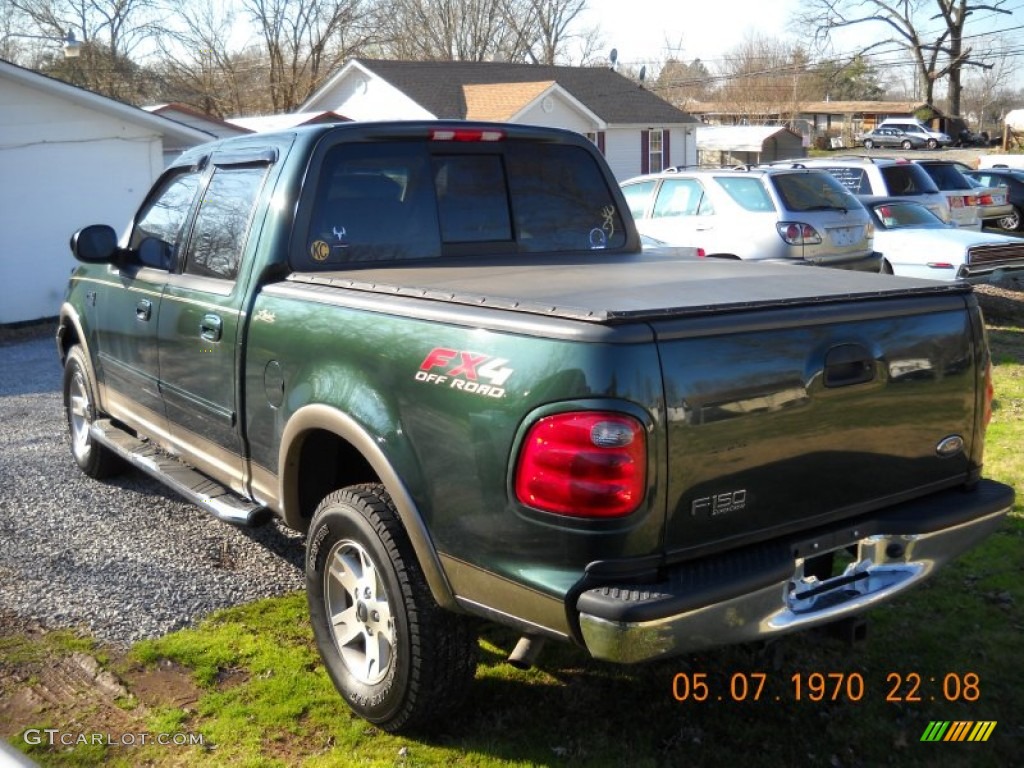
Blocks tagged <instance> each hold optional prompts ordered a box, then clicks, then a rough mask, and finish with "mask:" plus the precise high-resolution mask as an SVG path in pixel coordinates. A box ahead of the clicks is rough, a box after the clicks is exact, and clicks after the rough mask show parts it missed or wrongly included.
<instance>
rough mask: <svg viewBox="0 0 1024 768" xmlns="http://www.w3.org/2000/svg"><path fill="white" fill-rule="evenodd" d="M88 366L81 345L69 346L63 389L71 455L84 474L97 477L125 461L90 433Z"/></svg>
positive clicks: (92, 413) (91, 396) (92, 411)
mask: <svg viewBox="0 0 1024 768" xmlns="http://www.w3.org/2000/svg"><path fill="white" fill-rule="evenodd" d="M89 370H90V369H89V360H88V358H87V357H86V354H85V352H84V351H83V350H82V348H81V347H80V346H78V345H76V346H74V347H72V348H71V349H70V350H68V355H67V359H66V360H65V362H64V380H63V386H62V389H63V391H64V413H65V415H66V417H67V422H68V437H70V439H71V455H72V456H74V457H75V463H76V464H78V466H79V468H80V469H81V470H82V471H83V472H85V474H87V475H88V476H89V477H93V478H96V479H97V480H99V479H102V478H104V477H110V476H111V475H114V474H117V473H118V472H120V471H122V470H123V469H124V468H125V465H124V462H123V461H121V459H120V458H119V457H118V456H117V454H115V453H114V452H112V451H111V450H110V449H109V448H107V447H106V446H103V445H100V444H99V443H97V442H95V441H94V440H93V439H92V436H91V435H90V434H89V428H90V427H91V426H92V424H93V422H94V421H95V420H96V395H95V391H96V390H95V388H94V387H93V383H92V376H91V375H90V372H89Z"/></svg>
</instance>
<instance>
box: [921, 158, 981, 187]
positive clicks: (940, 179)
mask: <svg viewBox="0 0 1024 768" xmlns="http://www.w3.org/2000/svg"><path fill="white" fill-rule="evenodd" d="M921 167H922V168H924V171H925V173H927V174H928V175H929V176H931V179H932V181H934V182H935V185H936V186H937V187H938V188H939V189H946V190H950V189H971V184H970V182H969V181H967V179H966V178H964V175H963V174H962V173H960V171H958V170H957V169H956V167H954V166H952V165H946V164H945V163H927V164H925V165H922V166H921Z"/></svg>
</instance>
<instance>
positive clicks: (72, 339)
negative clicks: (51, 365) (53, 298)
mask: <svg viewBox="0 0 1024 768" xmlns="http://www.w3.org/2000/svg"><path fill="white" fill-rule="evenodd" d="M56 341H57V354H58V355H59V356H60V364H61V365H62V366H63V365H64V363H65V362H67V357H68V350H70V349H71V348H72V347H73V346H75V345H76V344H81V346H82V350H83V351H84V352H85V356H86V357H87V358H89V363H90V365H91V364H92V353H91V351H90V350H89V342H88V339H87V338H86V335H85V331H84V329H83V328H82V318H81V317H79V315H78V312H77V311H76V310H75V308H74V307H73V306H71V305H70V304H68V303H64V304H63V305H61V308H60V315H59V317H58V319H57V338H56Z"/></svg>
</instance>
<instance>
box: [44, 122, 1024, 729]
mask: <svg viewBox="0 0 1024 768" xmlns="http://www.w3.org/2000/svg"><path fill="white" fill-rule="evenodd" d="M72 250H73V252H74V253H75V255H76V257H77V258H78V260H79V261H81V262H82V265H81V266H79V267H78V269H77V270H76V271H75V272H74V274H73V275H72V277H71V281H70V286H69V289H68V292H67V297H66V300H65V302H64V304H63V306H62V308H61V311H60V321H59V328H58V332H57V346H58V349H59V353H60V358H61V361H62V363H63V366H64V379H63V389H64V401H65V405H66V411H67V420H68V427H69V432H70V440H71V450H72V454H73V456H74V458H75V461H76V462H77V463H78V465H79V466H80V467H81V469H82V470H83V471H85V472H86V473H87V474H89V475H91V476H93V477H97V478H99V477H103V476H105V475H108V474H110V473H112V472H114V471H117V470H118V469H121V468H123V467H126V466H135V467H137V468H141V469H143V470H145V471H146V472H149V473H151V474H153V475H155V476H156V477H158V478H159V479H161V480H162V481H164V482H165V483H167V484H168V485H169V486H171V487H172V488H174V489H176V490H177V491H179V492H180V493H181V494H183V495H184V496H186V497H187V498H189V499H191V500H192V501H193V502H195V503H196V504H198V505H199V506H201V507H203V508H205V509H207V510H208V511H209V512H211V513H212V514H214V515H216V516H217V517H218V518H221V519H223V520H227V521H230V522H233V523H236V524H241V525H254V524H257V523H259V522H261V521H264V520H266V519H268V518H269V517H270V516H272V515H276V516H277V517H279V518H280V519H282V520H283V521H284V523H286V524H287V525H289V526H291V527H293V528H296V529H299V530H302V531H305V532H306V578H307V587H308V589H307V591H308V596H309V609H310V615H311V619H312V626H313V629H314V633H315V635H316V640H317V643H318V646H319V649H320V652H321V655H322V657H323V661H324V665H325V667H326V669H327V671H328V672H329V674H330V676H331V678H332V680H333V681H334V683H335V685H336V686H337V688H338V690H339V691H340V692H341V694H342V695H343V696H344V698H345V700H346V701H347V702H348V703H349V704H350V705H351V707H352V708H353V709H354V710H355V711H356V712H357V713H359V714H360V715H362V716H363V717H365V718H366V719H368V720H370V721H372V722H373V723H376V724H377V725H378V726H380V727H381V728H384V729H386V730H391V731H398V730H401V729H407V728H413V727H416V726H418V725H421V724H423V723H424V722H426V721H427V720H429V719H431V718H437V717H440V716H443V714H444V713H445V712H446V711H448V710H450V708H451V707H452V706H454V705H455V704H456V703H457V702H458V699H459V695H460V693H461V692H462V691H463V690H465V688H466V686H467V684H468V682H469V681H470V680H471V679H472V677H473V675H474V670H475V649H476V645H475V627H476V626H477V622H478V621H479V620H481V619H486V620H490V621H494V622H498V623H500V624H503V625H506V626H509V627H513V628H515V630H516V631H517V632H519V633H521V636H522V640H521V641H520V643H519V645H518V646H517V648H516V650H515V651H514V652H513V654H512V657H511V660H512V661H513V662H514V663H518V664H529V663H530V662H531V661H532V659H533V658H534V656H535V655H536V653H537V652H538V649H539V647H540V645H541V644H542V643H543V642H544V641H545V640H547V639H554V640H559V641H566V642H572V643H576V644H578V645H579V646H581V647H582V648H584V649H586V651H587V652H588V653H589V654H591V655H592V656H593V657H595V658H599V659H605V660H610V661H617V662H623V663H632V662H639V661H643V660H646V659H652V658H657V657H664V656H669V655H672V654H681V653H686V652H689V651H692V650H694V649H699V648H704V647H708V646H713V645H721V644H728V643H737V642H744V641H752V640H762V639H767V638H771V637H774V636H776V635H779V634H782V633H785V632H790V631H795V630H800V629H804V628H807V627H812V626H816V625H821V624H825V623H830V622H836V621H839V620H848V619H849V618H850V617H853V616H857V615H859V614H860V613H861V612H863V611H864V610H865V609H867V608H870V607H871V606H873V605H875V604H877V603H878V602H880V601H883V600H886V599H888V598H891V597H892V596H894V595H897V594H899V593H901V592H902V591H903V590H905V589H906V588H908V587H911V586H913V585H915V584H916V583H918V582H920V581H921V580H922V579H924V578H925V577H927V576H929V575H930V574H931V573H932V572H933V571H934V570H935V569H936V568H937V567H938V566H940V565H942V564H943V563H944V562H946V561H948V560H949V559H951V558H952V557H955V556H956V555H958V554H960V553H961V552H963V551H964V550H966V549H968V548H969V547H971V546H973V545H974V544H975V543H977V542H978V541H979V540H980V539H982V538H983V537H984V536H986V535H988V534H989V533H991V532H992V531H993V530H994V529H995V528H997V526H998V525H999V524H1000V520H1001V518H1002V517H1003V516H1004V515H1005V514H1006V512H1007V511H1008V509H1009V508H1010V507H1011V505H1012V503H1013V490H1012V489H1010V488H1009V487H1006V486H1004V485H1000V484H998V483H995V482H993V481H990V480H985V479H982V476H981V475H982V472H981V470H982V451H983V443H984V434H985V428H986V425H987V423H988V418H989V414H990V407H991V401H992V388H991V378H990V373H991V368H990V360H989V352H988V348H987V346H986V341H985V334H984V327H983V324H982V317H981V313H980V311H979V309H978V305H977V302H976V299H975V297H974V295H973V294H972V292H971V289H970V288H969V287H968V286H963V285H955V284H954V285H949V284H944V283H937V282H927V281H922V280H905V279H900V278H893V277H890V276H882V275H873V274H864V273H852V272H845V271H833V270H828V269H822V268H817V267H804V266H786V265H767V264H749V263H741V262H731V261H726V260H714V259H696V258H684V257H681V256H674V255H672V254H665V253H656V252H650V251H648V252H645V251H644V250H643V249H642V248H641V244H640V240H639V238H638V235H637V232H636V229H635V227H634V225H633V222H632V220H631V218H630V215H629V210H628V208H627V207H626V206H625V202H624V200H623V199H622V196H621V193H620V192H619V190H618V186H617V185H616V183H615V180H614V179H613V178H612V176H611V174H610V172H609V170H608V168H607V166H606V165H605V163H604V161H603V159H602V157H601V155H600V154H599V153H598V152H597V150H596V148H595V147H594V146H593V145H592V144H591V143H589V142H588V141H586V140H585V139H584V138H583V137H582V136H577V135H575V134H572V133H569V132H564V131H557V130H551V129H543V128H533V127H525V126H512V125H492V124H477V123H448V122H421V123H380V124H358V123H353V124H348V125H334V126H317V127H312V128H305V129H299V130H295V131H291V132H287V133H280V134H267V135H252V136H246V137H240V138H235V139H229V140H224V141H221V142H217V143H213V144H211V145H207V146H204V147H199V148H196V149H194V150H190V151H189V152H187V153H185V154H184V155H183V156H182V157H181V158H180V159H179V160H178V161H176V162H175V163H173V164H172V166H171V167H170V168H168V169H167V170H166V172H165V173H164V174H163V176H162V177H161V178H160V179H159V181H158V182H157V184H156V185H155V187H154V189H153V190H152V191H151V192H150V193H149V195H148V196H147V197H146V199H145V200H144V202H143V204H142V206H141V208H140V209H139V212H138V214H137V215H136V216H135V218H134V220H133V222H132V223H131V225H130V226H129V228H128V229H127V231H126V232H125V233H124V235H123V237H122V238H121V239H120V240H118V237H117V235H116V233H115V232H114V230H113V229H111V228H110V227H108V226H103V225H96V226H90V227H86V228H85V229H83V230H81V231H79V232H78V233H76V234H75V236H74V237H73V238H72ZM922 631H927V628H922Z"/></svg>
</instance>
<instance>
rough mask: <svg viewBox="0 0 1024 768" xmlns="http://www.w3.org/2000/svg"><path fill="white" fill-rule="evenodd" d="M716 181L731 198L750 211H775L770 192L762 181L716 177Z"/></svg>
mask: <svg viewBox="0 0 1024 768" xmlns="http://www.w3.org/2000/svg"><path fill="white" fill-rule="evenodd" d="M715 181H717V182H718V184H719V186H721V187H722V189H724V190H725V191H726V192H727V193H728V194H729V197H731V198H732V199H733V200H735V201H736V202H737V203H738V204H739V205H740V206H741V207H743V208H745V209H746V210H748V211H755V212H756V211H774V210H775V203H773V202H772V199H771V197H770V196H769V194H768V190H766V189H765V188H764V185H763V184H762V183H761V180H760V179H756V178H736V177H733V176H716V177H715Z"/></svg>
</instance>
